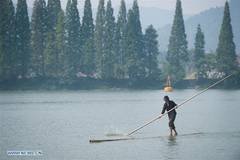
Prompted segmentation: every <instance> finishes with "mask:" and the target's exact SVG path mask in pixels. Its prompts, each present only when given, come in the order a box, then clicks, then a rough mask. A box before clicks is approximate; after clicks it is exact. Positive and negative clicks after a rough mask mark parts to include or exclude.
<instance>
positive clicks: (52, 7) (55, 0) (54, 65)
mask: <svg viewBox="0 0 240 160" xmlns="http://www.w3.org/2000/svg"><path fill="white" fill-rule="evenodd" d="M59 12H61V4H60V0H48V4H47V22H48V23H47V40H46V48H45V50H44V64H45V65H44V66H45V69H44V70H45V75H46V76H47V77H50V78H57V77H59V74H60V70H59V59H58V58H59V55H58V52H57V44H56V26H57V20H58V15H59Z"/></svg>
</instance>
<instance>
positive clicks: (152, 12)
mask: <svg viewBox="0 0 240 160" xmlns="http://www.w3.org/2000/svg"><path fill="white" fill-rule="evenodd" d="M140 14H141V15H140V18H141V21H142V28H143V29H144V28H146V27H147V26H149V25H150V24H152V25H153V26H154V27H155V28H160V27H164V26H165V25H167V24H170V23H172V21H173V16H174V11H169V10H163V9H159V8H153V7H141V8H140ZM184 17H185V18H189V17H191V15H184Z"/></svg>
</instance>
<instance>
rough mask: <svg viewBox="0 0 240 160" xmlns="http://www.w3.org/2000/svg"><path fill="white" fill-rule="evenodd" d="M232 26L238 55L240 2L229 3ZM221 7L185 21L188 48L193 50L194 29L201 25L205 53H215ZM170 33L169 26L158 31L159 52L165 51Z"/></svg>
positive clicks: (239, 49) (221, 14) (239, 50)
mask: <svg viewBox="0 0 240 160" xmlns="http://www.w3.org/2000/svg"><path fill="white" fill-rule="evenodd" d="M230 9H231V18H232V26H233V31H234V42H235V44H236V48H237V53H240V20H239V17H240V1H239V0H231V1H230ZM223 10H224V9H223V7H218V8H211V9H209V10H206V11H203V12H201V13H199V14H197V15H195V16H192V17H190V18H188V19H187V20H186V21H185V28H186V34H187V39H188V43H189V48H193V44H194V39H195V34H196V28H197V25H198V24H201V26H202V30H203V32H204V34H205V40H206V49H207V51H215V50H216V47H217V43H218V36H219V32H220V27H221V23H222V18H223ZM170 32H171V25H166V26H164V27H162V28H160V29H159V30H158V34H159V44H160V50H162V51H166V50H167V45H168V41H169V36H170Z"/></svg>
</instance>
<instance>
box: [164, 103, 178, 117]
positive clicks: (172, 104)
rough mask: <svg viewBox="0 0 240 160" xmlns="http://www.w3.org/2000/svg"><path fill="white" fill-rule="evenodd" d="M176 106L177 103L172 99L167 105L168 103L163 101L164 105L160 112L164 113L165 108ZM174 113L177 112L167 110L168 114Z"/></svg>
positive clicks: (169, 108)
mask: <svg viewBox="0 0 240 160" xmlns="http://www.w3.org/2000/svg"><path fill="white" fill-rule="evenodd" d="M176 106H177V104H176V103H175V102H173V101H169V105H168V104H167V103H165V104H164V106H163V109H162V114H164V113H165V111H166V110H167V111H170V110H171V109H173V108H174V107H176ZM176 113H177V112H176V110H175V109H174V110H172V111H171V112H169V113H168V115H169V114H176Z"/></svg>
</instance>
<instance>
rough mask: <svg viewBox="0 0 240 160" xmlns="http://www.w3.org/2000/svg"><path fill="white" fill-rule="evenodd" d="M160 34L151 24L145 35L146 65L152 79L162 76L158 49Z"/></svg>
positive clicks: (149, 77) (148, 75) (148, 74)
mask: <svg viewBox="0 0 240 160" xmlns="http://www.w3.org/2000/svg"><path fill="white" fill-rule="evenodd" d="M157 38H158V35H157V31H156V30H155V29H154V28H153V26H152V25H150V26H149V27H148V28H147V29H146V31H145V35H144V43H145V45H144V46H145V52H146V59H145V66H146V71H147V75H146V76H147V78H148V79H151V80H159V78H160V69H159V61H158V56H159V49H158V41H157Z"/></svg>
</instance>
